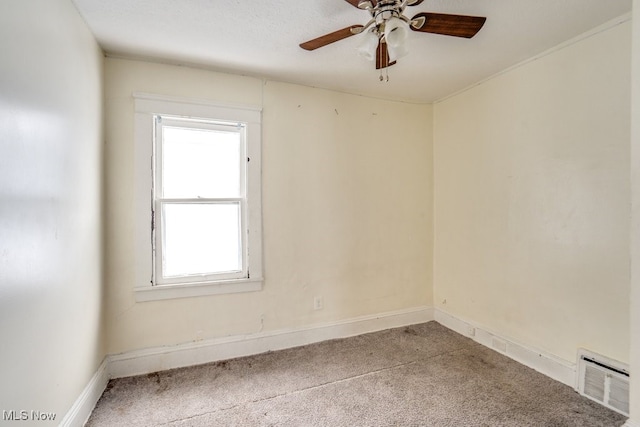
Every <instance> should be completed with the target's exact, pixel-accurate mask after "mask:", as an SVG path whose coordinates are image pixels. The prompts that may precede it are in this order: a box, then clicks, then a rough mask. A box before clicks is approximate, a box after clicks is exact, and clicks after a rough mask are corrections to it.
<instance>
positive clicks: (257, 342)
mask: <svg viewBox="0 0 640 427" xmlns="http://www.w3.org/2000/svg"><path fill="white" fill-rule="evenodd" d="M432 320H434V314H433V307H418V308H412V309H406V310H398V311H392V312H387V313H380V314H375V315H369V316H361V317H356V318H351V319H346V320H342V321H337V322H329V323H323V324H316V325H311V326H307V327H303V328H292V329H283V330H278V331H272V332H264V333H257V334H252V335H243V336H234V337H227V338H219V339H213V340H206V341H199V342H193V343H185V344H180V345H176V346H171V347H156V348H148V349H143V350H136V351H131V352H126V353H121V354H115V355H110V356H108V357H107V358H108V365H109V376H110V378H122V377H130V376H134V375H143V374H149V373H152V372H158V371H163V370H167V369H174V368H182V367H186V366H193V365H200V364H203V363H210V362H216V361H218V360H226V359H232V358H236V357H243V356H251V355H254V354H259V353H265V352H267V351H275V350H282V349H286V348H292V347H299V346H302V345H306V344H312V343H315V342H320V341H326V340H331V339H337V338H347V337H351V336H355V335H361V334H366V333H370V332H377V331H381V330H385V329H390V328H397V327H402V326H408V325H413V324H417V323H424V322H429V321H432Z"/></svg>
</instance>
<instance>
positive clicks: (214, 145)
mask: <svg viewBox="0 0 640 427" xmlns="http://www.w3.org/2000/svg"><path fill="white" fill-rule="evenodd" d="M162 161H163V164H162V185H163V188H162V190H163V197H165V198H198V197H204V198H207V197H212V198H213V197H240V196H241V194H240V132H239V131H238V130H236V129H232V128H230V131H224V130H207V129H193V128H181V127H172V126H163V127H162Z"/></svg>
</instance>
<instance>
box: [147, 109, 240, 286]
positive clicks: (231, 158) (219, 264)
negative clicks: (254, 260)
mask: <svg viewBox="0 0 640 427" xmlns="http://www.w3.org/2000/svg"><path fill="white" fill-rule="evenodd" d="M156 123H157V124H156V133H155V138H156V144H155V149H156V158H155V167H156V173H155V188H154V194H155V225H156V229H155V236H156V241H155V249H156V257H155V262H156V281H157V282H158V283H183V282H204V281H207V280H212V279H214V280H215V279H232V278H242V277H247V274H246V262H245V259H246V257H245V256H244V254H245V251H244V249H245V245H246V238H245V237H246V236H245V232H244V230H245V227H244V224H245V221H246V220H245V216H246V212H245V211H246V200H245V194H246V189H245V182H246V178H245V176H246V172H245V164H246V162H247V158H246V155H245V152H246V148H245V127H244V126H243V125H242V124H236V123H234V124H225V123H216V122H210V121H203V120H190V119H183V118H171V117H162V116H156Z"/></svg>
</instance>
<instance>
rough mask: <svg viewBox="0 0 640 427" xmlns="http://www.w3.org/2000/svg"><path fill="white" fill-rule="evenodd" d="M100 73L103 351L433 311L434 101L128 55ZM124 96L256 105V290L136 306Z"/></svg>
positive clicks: (128, 116)
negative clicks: (259, 127) (259, 191)
mask: <svg viewBox="0 0 640 427" xmlns="http://www.w3.org/2000/svg"><path fill="white" fill-rule="evenodd" d="M105 70H106V71H105V75H106V98H107V103H106V131H107V149H106V150H107V152H106V156H107V203H106V206H107V210H108V220H107V246H106V251H107V252H106V254H107V258H106V273H107V295H106V297H107V300H106V301H107V323H108V335H109V352H110V353H118V352H123V351H128V350H133V349H139V348H146V347H152V346H160V345H172V344H177V343H183V342H189V341H193V340H196V339H207V338H215V337H221V336H231V335H240V334H251V333H255V332H259V331H271V330H279V329H288V328H298V327H303V326H305V325H312V324H317V323H325V322H331V321H337V320H342V319H348V318H352V317H356V316H361V315H369V314H376V313H382V312H386V311H394V310H400V309H406V308H412V307H421V306H430V305H432V297H431V290H432V281H431V280H432V266H431V260H432V254H431V250H432V211H433V209H432V188H433V184H432V143H431V140H432V107H431V106H424V105H413V104H405V103H398V102H390V101H382V100H376V99H371V98H365V97H359V96H354V95H347V94H342V93H337V92H331V91H325V90H319V89H313V88H308V87H301V86H296V85H290V84H284V83H277V82H272V81H266V82H263V81H262V80H259V79H254V78H250V77H243V76H234V75H228V74H220V73H214V72H211V71H205V70H197V69H191V68H185V67H177V66H171V65H161V64H152V63H145V62H139V61H129V60H122V59H107V60H106V69H105ZM132 92H150V93H156V94H162V95H172V96H180V97H195V98H200V99H202V98H204V99H208V100H212V101H216V102H222V103H240V104H253V105H258V106H261V107H262V108H263V140H262V143H263V163H262V166H263V185H262V187H263V232H264V240H263V247H264V248H263V254H264V275H265V284H264V290H263V291H261V292H253V293H243V294H232V295H217V296H206V297H198V298H186V299H176V300H170V301H155V302H145V303H136V302H135V298H134V294H133V287H134V285H135V283H134V280H135V279H134V278H135V265H134V263H133V260H134V258H135V257H134V253H133V251H134V241H133V228H134V225H135V224H134V221H135V218H134V212H133V202H134V193H133V187H134V181H133V180H134V170H133V160H134V158H133V157H134V146H133V98H132V96H131V94H132ZM314 296H322V297H323V298H324V309H323V310H317V311H314V310H313V297H314Z"/></svg>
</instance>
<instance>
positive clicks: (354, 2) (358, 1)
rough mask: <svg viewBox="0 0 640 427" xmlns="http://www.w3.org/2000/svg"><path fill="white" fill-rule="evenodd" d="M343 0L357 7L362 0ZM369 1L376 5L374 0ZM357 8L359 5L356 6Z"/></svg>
mask: <svg viewBox="0 0 640 427" xmlns="http://www.w3.org/2000/svg"><path fill="white" fill-rule="evenodd" d="M345 1H346V2H347V3H351V5H352V6H354V7H358V4H359V3H360V2H361V1H362V0H345ZM369 1H370V2H371V4H372V5H373V6H375V5H376V0H369ZM418 1H420V2H422V0H418ZM358 9H359V7H358Z"/></svg>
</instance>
